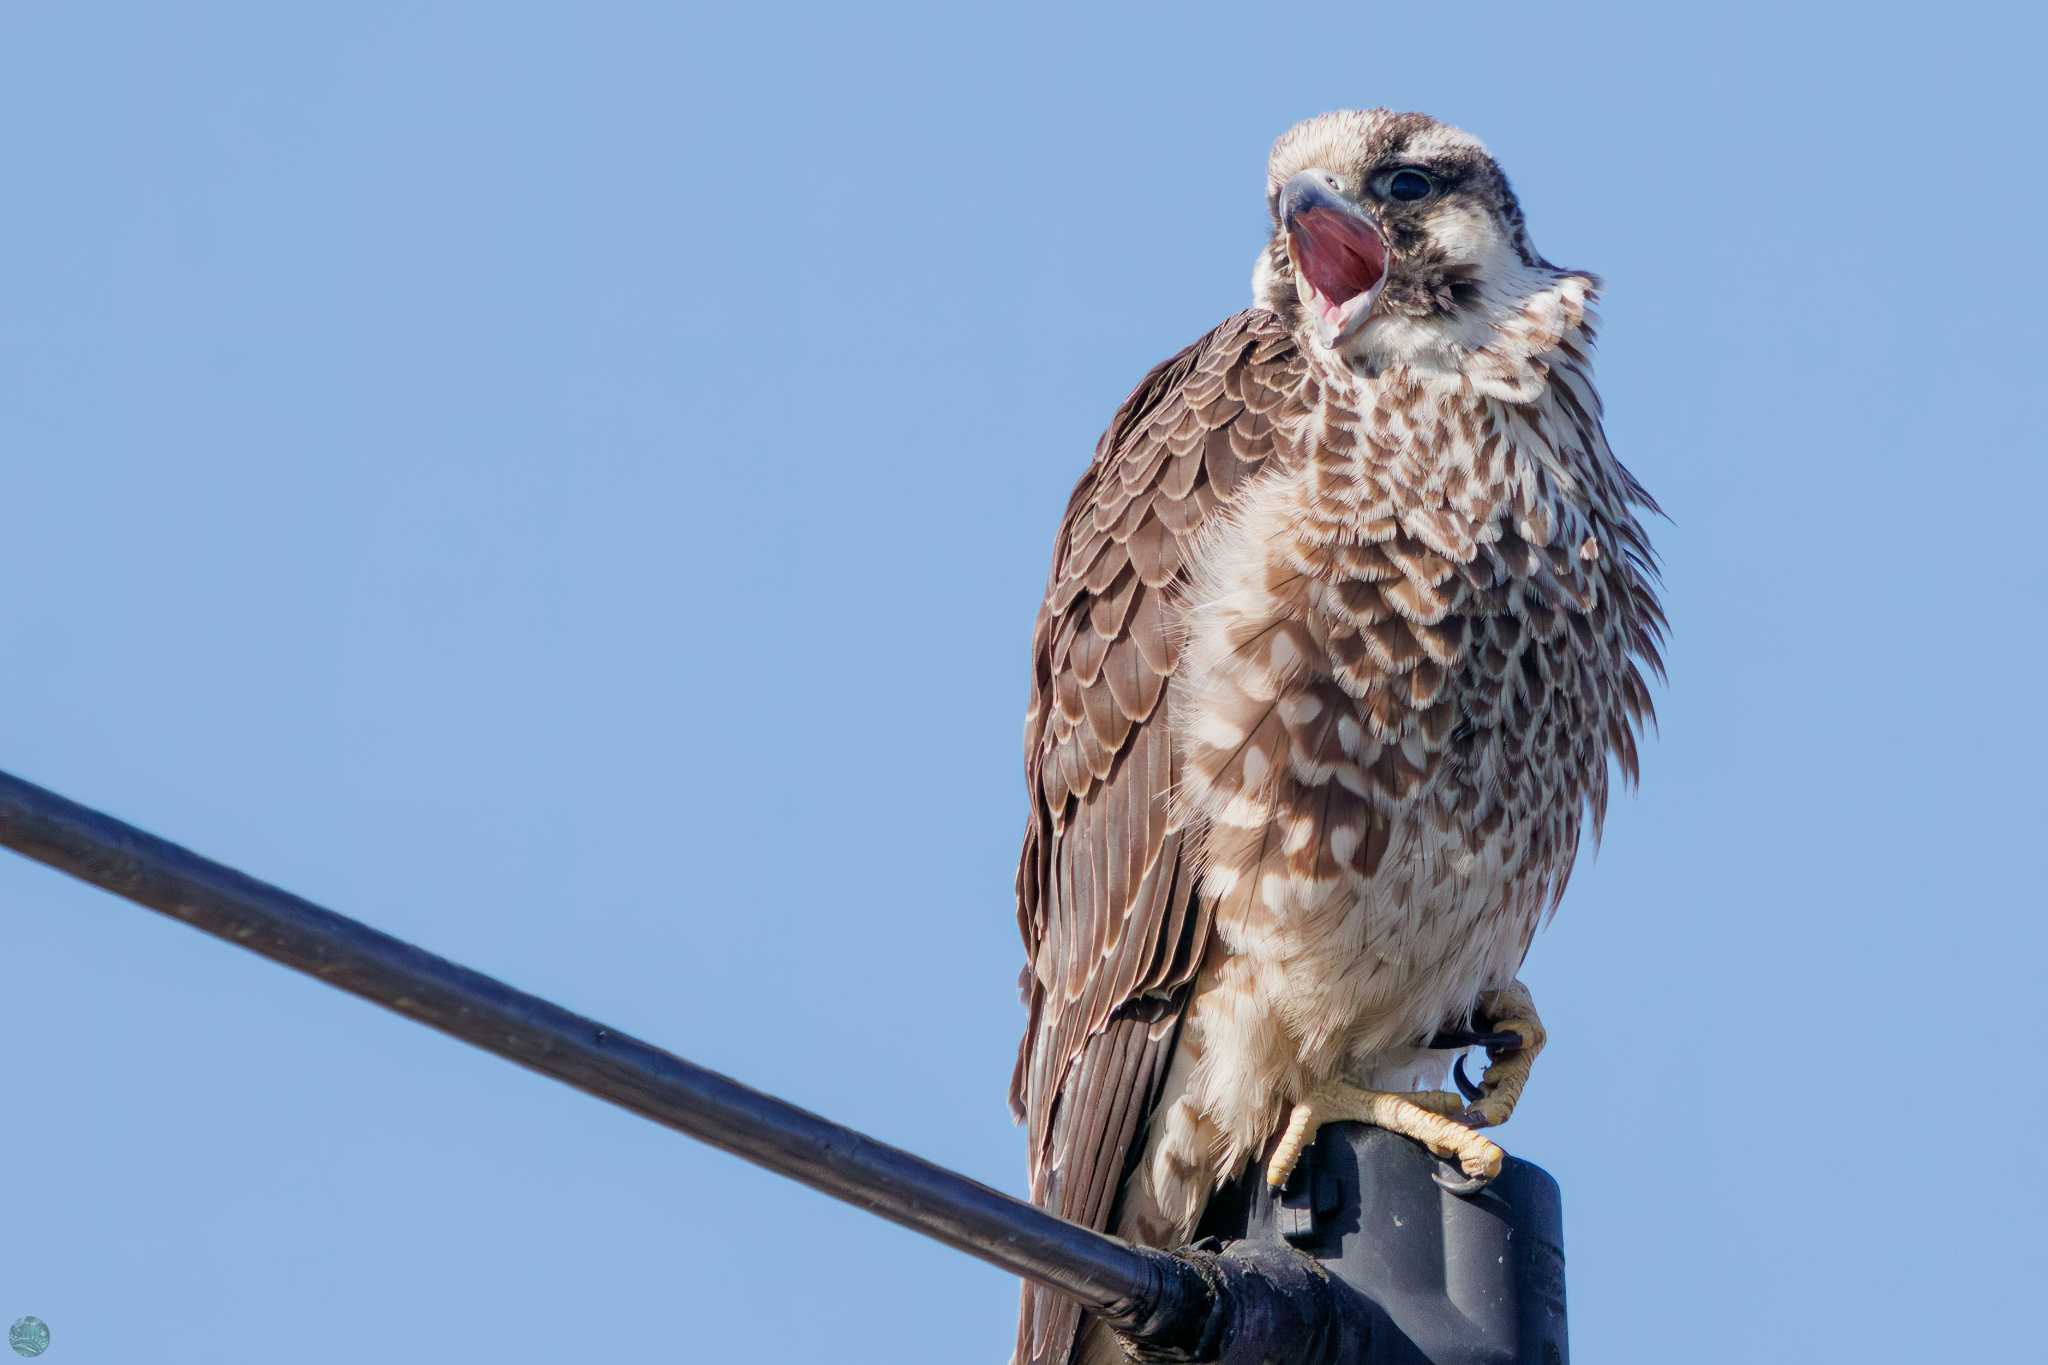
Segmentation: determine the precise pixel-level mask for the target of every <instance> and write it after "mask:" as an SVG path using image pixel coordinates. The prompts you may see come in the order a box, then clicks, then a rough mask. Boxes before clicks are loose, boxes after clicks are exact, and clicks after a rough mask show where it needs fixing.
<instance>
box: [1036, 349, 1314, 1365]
mask: <svg viewBox="0 0 2048 1365" xmlns="http://www.w3.org/2000/svg"><path fill="white" fill-rule="evenodd" d="M1302 381H1303V366H1302V362H1301V359H1300V356H1299V353H1298V352H1297V351H1296V350H1295V347H1294V343H1293V340H1292V339H1291V338H1290V337H1289V336H1288V334H1287V332H1286V331H1285V329H1284V328H1282V327H1281V325H1280V323H1279V322H1278V321H1277V320H1276V319H1275V318H1274V317H1273V315H1272V314H1270V313H1265V312H1261V311H1251V312H1245V313H1240V314H1238V315H1237V316H1236V317H1233V318H1231V319H1230V320H1229V321H1227V322H1225V323H1224V324H1223V325H1222V326H1220V327H1218V328H1217V329H1216V330H1215V331H1213V332H1211V333H1209V334H1208V335H1207V336H1205V337H1203V338H1202V339H1201V340H1200V341H1198V342H1196V343H1195V344H1194V345H1192V346H1190V347H1188V348H1187V349H1186V350H1184V351H1182V352H1181V353H1180V354H1179V355H1177V356H1175V357H1173V358H1172V359H1171V360H1168V361H1167V362H1165V363H1164V364H1162V365H1160V366H1159V367H1158V368H1157V369H1155V370H1153V371H1152V373H1151V374H1149V375H1147V376H1146V377H1145V379H1144V381H1143V382H1142V383H1140V384H1139V385H1138V387H1137V388H1136V390H1134V391H1133V392H1132V394H1131V396H1130V397H1129V398H1127V399H1126V400H1125V401H1124V405H1123V407H1122V408H1121V409H1119V410H1118V412H1117V415H1116V417H1115V419H1114V420H1113V421H1112V422H1111V423H1110V426H1109V430H1107V431H1106V432H1104V433H1103V436H1102V440H1101V441H1100V442H1099V443H1098V444H1097V445H1096V448H1095V461H1094V463H1093V464H1092V465H1091V466H1090V467H1089V469H1088V472H1087V473H1086V474H1084V475H1083V476H1082V478H1081V482H1080V485H1079V486H1078V487H1076V488H1075V490H1074V496H1073V498H1072V500H1071V501H1069V502H1068V504H1067V513H1066V519H1065V521H1064V522H1063V523H1062V525H1061V527H1060V533H1059V538H1058V539H1057V540H1056V541H1055V542H1054V547H1053V565H1052V577H1051V580H1050V582H1049V584H1048V586H1047V590H1046V599H1045V605H1044V606H1043V607H1042V608H1040V610H1039V613H1038V625H1037V629H1036V631H1035V633H1034V636H1033V640H1032V662H1033V671H1032V682H1031V707H1030V710H1029V712H1028V713H1027V716H1026V720H1025V728H1024V763H1025V774H1026V778H1027V780H1028V782H1029V785H1030V790H1031V804H1032V811H1031V820H1030V823H1029V824H1028V825H1027V826H1026V829H1025V832H1024V853H1023V858H1022V861H1021V862H1020V864H1019V866H1018V869H1017V918H1018V923H1019V926H1020V927H1021V929H1022V930H1023V934H1024V948H1025V953H1026V965H1025V968H1024V975H1023V978H1022V982H1021V984H1022V987H1023V992H1024V999H1025V1004H1026V1006H1027V1008H1028V1009H1029V1010H1030V1020H1029V1022H1028V1023H1027V1025H1026V1027H1025V1032H1024V1041H1023V1043H1022V1045H1021V1046H1020V1047H1019V1048H1018V1053H1017V1070H1016V1073H1015V1075H1014V1076H1013V1078H1012V1080H1011V1083H1010V1105H1011V1109H1012V1111H1013V1112H1014V1113H1016V1115H1017V1116H1018V1117H1019V1118H1022V1119H1025V1120H1027V1121H1028V1122H1029V1124H1030V1163H1031V1196H1032V1199H1033V1200H1034V1201H1035V1202H1036V1203H1038V1204H1039V1205H1040V1206H1042V1207H1045V1208H1048V1209H1051V1210H1052V1211H1053V1212H1055V1213H1057V1214H1059V1215H1060V1216H1061V1217H1063V1218H1067V1219H1071V1220H1072V1221H1074V1222H1077V1223H1081V1224H1084V1225H1086V1226H1088V1227H1092V1228H1107V1227H1109V1226H1110V1225H1111V1220H1112V1218H1113V1216H1114V1214H1115V1202H1116V1195H1117V1190H1118V1188H1119V1187H1120V1186H1121V1185H1122V1183H1123V1179H1124V1176H1125V1174H1126V1172H1127V1171H1128V1169H1129V1167H1130V1165H1131V1163H1132V1162H1133V1161H1135V1160H1136V1158H1137V1155H1138V1153H1139V1151H1140V1150H1141V1147H1142V1144H1143V1141H1144V1132H1145V1123H1146V1119H1147V1118H1148V1116H1149V1114H1150V1111H1151V1108H1152V1104H1153V1101H1154V1099H1155V1097H1156V1096H1157V1094H1158V1091H1159V1087H1160V1084H1161V1083H1162V1082H1163V1081H1164V1079H1165V1074H1164V1073H1165V1070H1166V1066H1167V1063H1168V1061H1169V1059H1170V1058H1171V1057H1172V1055H1173V1049H1174V1043H1175V1039H1176V1035H1177V1033H1178V1031H1179V1027H1180V1019H1181V1014H1182V1011H1183V1009H1184V1007H1185V1005H1186V1002H1187V992H1188V986H1189V983H1190V982H1191V981H1192V979H1193V977H1194V974H1195V970H1196V968H1197V967H1198V966H1199V965H1200V963H1201V958H1202V954H1203V952H1204V950H1205V949H1206V947H1207V945H1208V938H1209V920H1208V914H1207V911H1206V909H1205V908H1204V907H1203V906H1202V905H1201V904H1199V902H1198V898H1197V896H1196V895H1195V888H1194V885H1193V879H1192V874H1191V872H1190V869H1189V867H1188V866H1187V860H1186V859H1184V858H1183V857H1182V856H1181V838H1180V834H1179V833H1178V832H1177V831H1176V830H1174V829H1172V828H1170V827H1169V824H1168V820H1167V798H1168V794H1169V793H1170V792H1171V791H1172V790H1173V787H1174V783H1175V780H1176V777H1177V772H1176V768H1177V763H1178V760H1177V759H1176V757H1175V755H1174V752H1173V739H1172V735H1171V733H1170V727H1169V726H1168V724H1167V716H1166V711H1167V694H1166V681H1167V678H1168V677H1169V676H1170V675H1171V674H1172V672H1173V669H1174V662H1175V656H1176V653H1177V650H1178V645H1177V641H1176V640H1175V638H1174V635H1173V632H1172V629H1171V628H1170V625H1169V622H1168V617H1167V603H1168V598H1169V594H1171V593H1172V592H1173V591H1174V590H1175V588H1176V585H1177V583H1178V581H1179V580H1180V579H1181V578H1182V576H1183V575H1182V569H1183V564H1184V561H1185V558H1186V555H1187V551H1188V549H1189V546H1190V545H1191V543H1192V540H1193V537H1194V536H1195V534H1196V533H1197V531H1199V529H1200V528H1201V526H1202V524H1203V523H1204V522H1205V521H1206V520H1207V519H1208V517H1209V515H1210V514H1211V513H1212V512H1214V511H1215V510H1216V508H1217V507H1218V506H1220V505H1223V504H1224V503H1227V502H1228V501H1229V500H1230V499H1231V498H1232V497H1233V496H1234V495H1235V494H1236V492H1237V491H1238V489H1239V488H1240V487H1241V486H1242V485H1243V484H1244V483H1245V481H1246V480H1247V479H1248V478H1249V477H1250V476H1251V475H1252V474H1253V473H1254V472H1256V471H1257V470H1258V469H1259V468H1260V467H1261V466H1262V464H1263V463H1264V462H1265V461H1266V460H1267V459H1268V458H1269V457H1270V456H1271V455H1272V454H1273V452H1274V446H1275V441H1274V434H1273V431H1274V428H1273V422H1272V413H1273V411H1274V410H1275V409H1276V408H1278V407H1280V406H1281V405H1282V404H1284V403H1289V402H1291V401H1294V400H1295V398H1296V395H1297V394H1298V392H1299V390H1300V389H1301V386H1302ZM1078 1324H1079V1310H1078V1309H1076V1308H1074V1307H1073V1306H1072V1305H1071V1304H1069V1303H1067V1302H1066V1300H1064V1299H1060V1298H1058V1297H1056V1296H1052V1295H1048V1294H1045V1293H1044V1292H1043V1291H1039V1290H1035V1289H1033V1288H1031V1287H1029V1286H1027V1287H1026V1289H1025V1293H1024V1305H1023V1311H1022V1316H1021V1318H1020V1320H1019V1323H1018V1329H1017V1360H1018V1362H1020V1365H1039V1363H1040V1362H1065V1361H1066V1360H1067V1359H1068V1356H1069V1353H1070V1352H1071V1350H1072V1347H1073V1342H1074V1334H1075V1329H1076V1327H1077V1326H1078Z"/></svg>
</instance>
